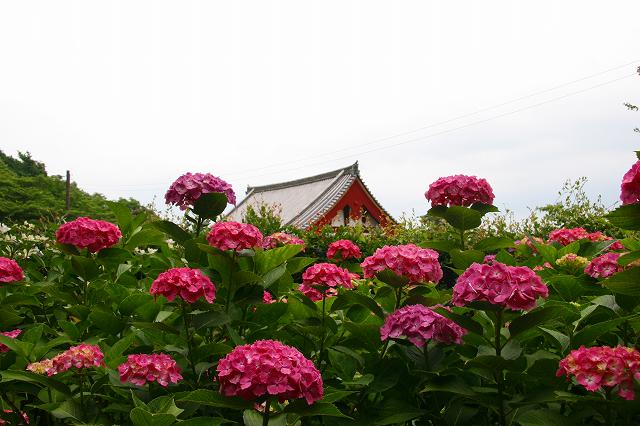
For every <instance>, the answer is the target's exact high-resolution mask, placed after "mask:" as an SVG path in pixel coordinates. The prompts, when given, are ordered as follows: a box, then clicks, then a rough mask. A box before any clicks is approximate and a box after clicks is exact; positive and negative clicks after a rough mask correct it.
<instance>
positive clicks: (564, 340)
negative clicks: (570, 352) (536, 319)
mask: <svg viewBox="0 0 640 426" xmlns="http://www.w3.org/2000/svg"><path fill="white" fill-rule="evenodd" d="M538 328H539V329H540V330H542V331H543V332H545V333H547V334H548V335H549V336H551V337H552V338H553V339H555V341H556V342H558V345H559V346H560V350H561V351H562V352H564V351H566V350H567V348H568V347H569V343H570V341H571V339H569V336H567V335H566V334H563V333H560V332H559V331H556V330H551V329H549V328H544V327H538Z"/></svg>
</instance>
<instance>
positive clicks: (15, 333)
mask: <svg viewBox="0 0 640 426" xmlns="http://www.w3.org/2000/svg"><path fill="white" fill-rule="evenodd" d="M20 333H22V330H20V329H19V328H17V329H15V330H12V331H5V332H2V333H0V334H2V335H3V336H6V337H8V338H10V339H15V338H16V337H18V336H19V335H20ZM0 352H9V347H8V346H7V345H3V344H2V343H0Z"/></svg>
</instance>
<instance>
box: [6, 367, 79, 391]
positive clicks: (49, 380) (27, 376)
mask: <svg viewBox="0 0 640 426" xmlns="http://www.w3.org/2000/svg"><path fill="white" fill-rule="evenodd" d="M0 374H2V381H3V382H8V381H10V380H16V381H19V382H27V383H38V384H41V385H43V386H44V387H45V388H47V387H48V388H51V389H55V390H57V391H58V392H61V393H63V394H64V395H67V396H70V395H71V390H70V389H69V387H68V386H67V385H65V384H64V383H62V382H60V381H58V380H57V379H55V378H53V377H49V376H43V375H40V374H35V373H32V372H30V371H20V370H5V371H3V372H2V373H0Z"/></svg>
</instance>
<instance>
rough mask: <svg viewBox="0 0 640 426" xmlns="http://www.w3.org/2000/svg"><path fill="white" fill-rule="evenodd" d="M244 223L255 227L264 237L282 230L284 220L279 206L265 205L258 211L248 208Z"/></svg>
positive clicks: (260, 206)
mask: <svg viewBox="0 0 640 426" xmlns="http://www.w3.org/2000/svg"><path fill="white" fill-rule="evenodd" d="M242 221H243V222H245V223H250V224H252V225H254V226H255V227H257V228H258V229H259V230H260V232H262V233H263V234H264V235H271V234H273V233H274V232H278V231H280V230H281V229H282V219H281V218H280V211H279V210H278V208H277V206H271V205H269V204H265V203H262V204H260V205H259V206H258V208H257V209H255V208H254V207H253V206H248V207H247V210H246V212H245V214H244V217H243V218H242Z"/></svg>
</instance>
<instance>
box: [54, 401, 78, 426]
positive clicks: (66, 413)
mask: <svg viewBox="0 0 640 426" xmlns="http://www.w3.org/2000/svg"><path fill="white" fill-rule="evenodd" d="M51 414H52V415H53V416H54V417H56V418H58V419H73V420H76V421H78V422H80V421H81V419H82V408H81V407H80V405H78V404H76V403H75V402H74V401H73V400H66V401H63V402H62V403H61V404H60V405H58V407H56V408H55V409H53V410H51Z"/></svg>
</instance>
